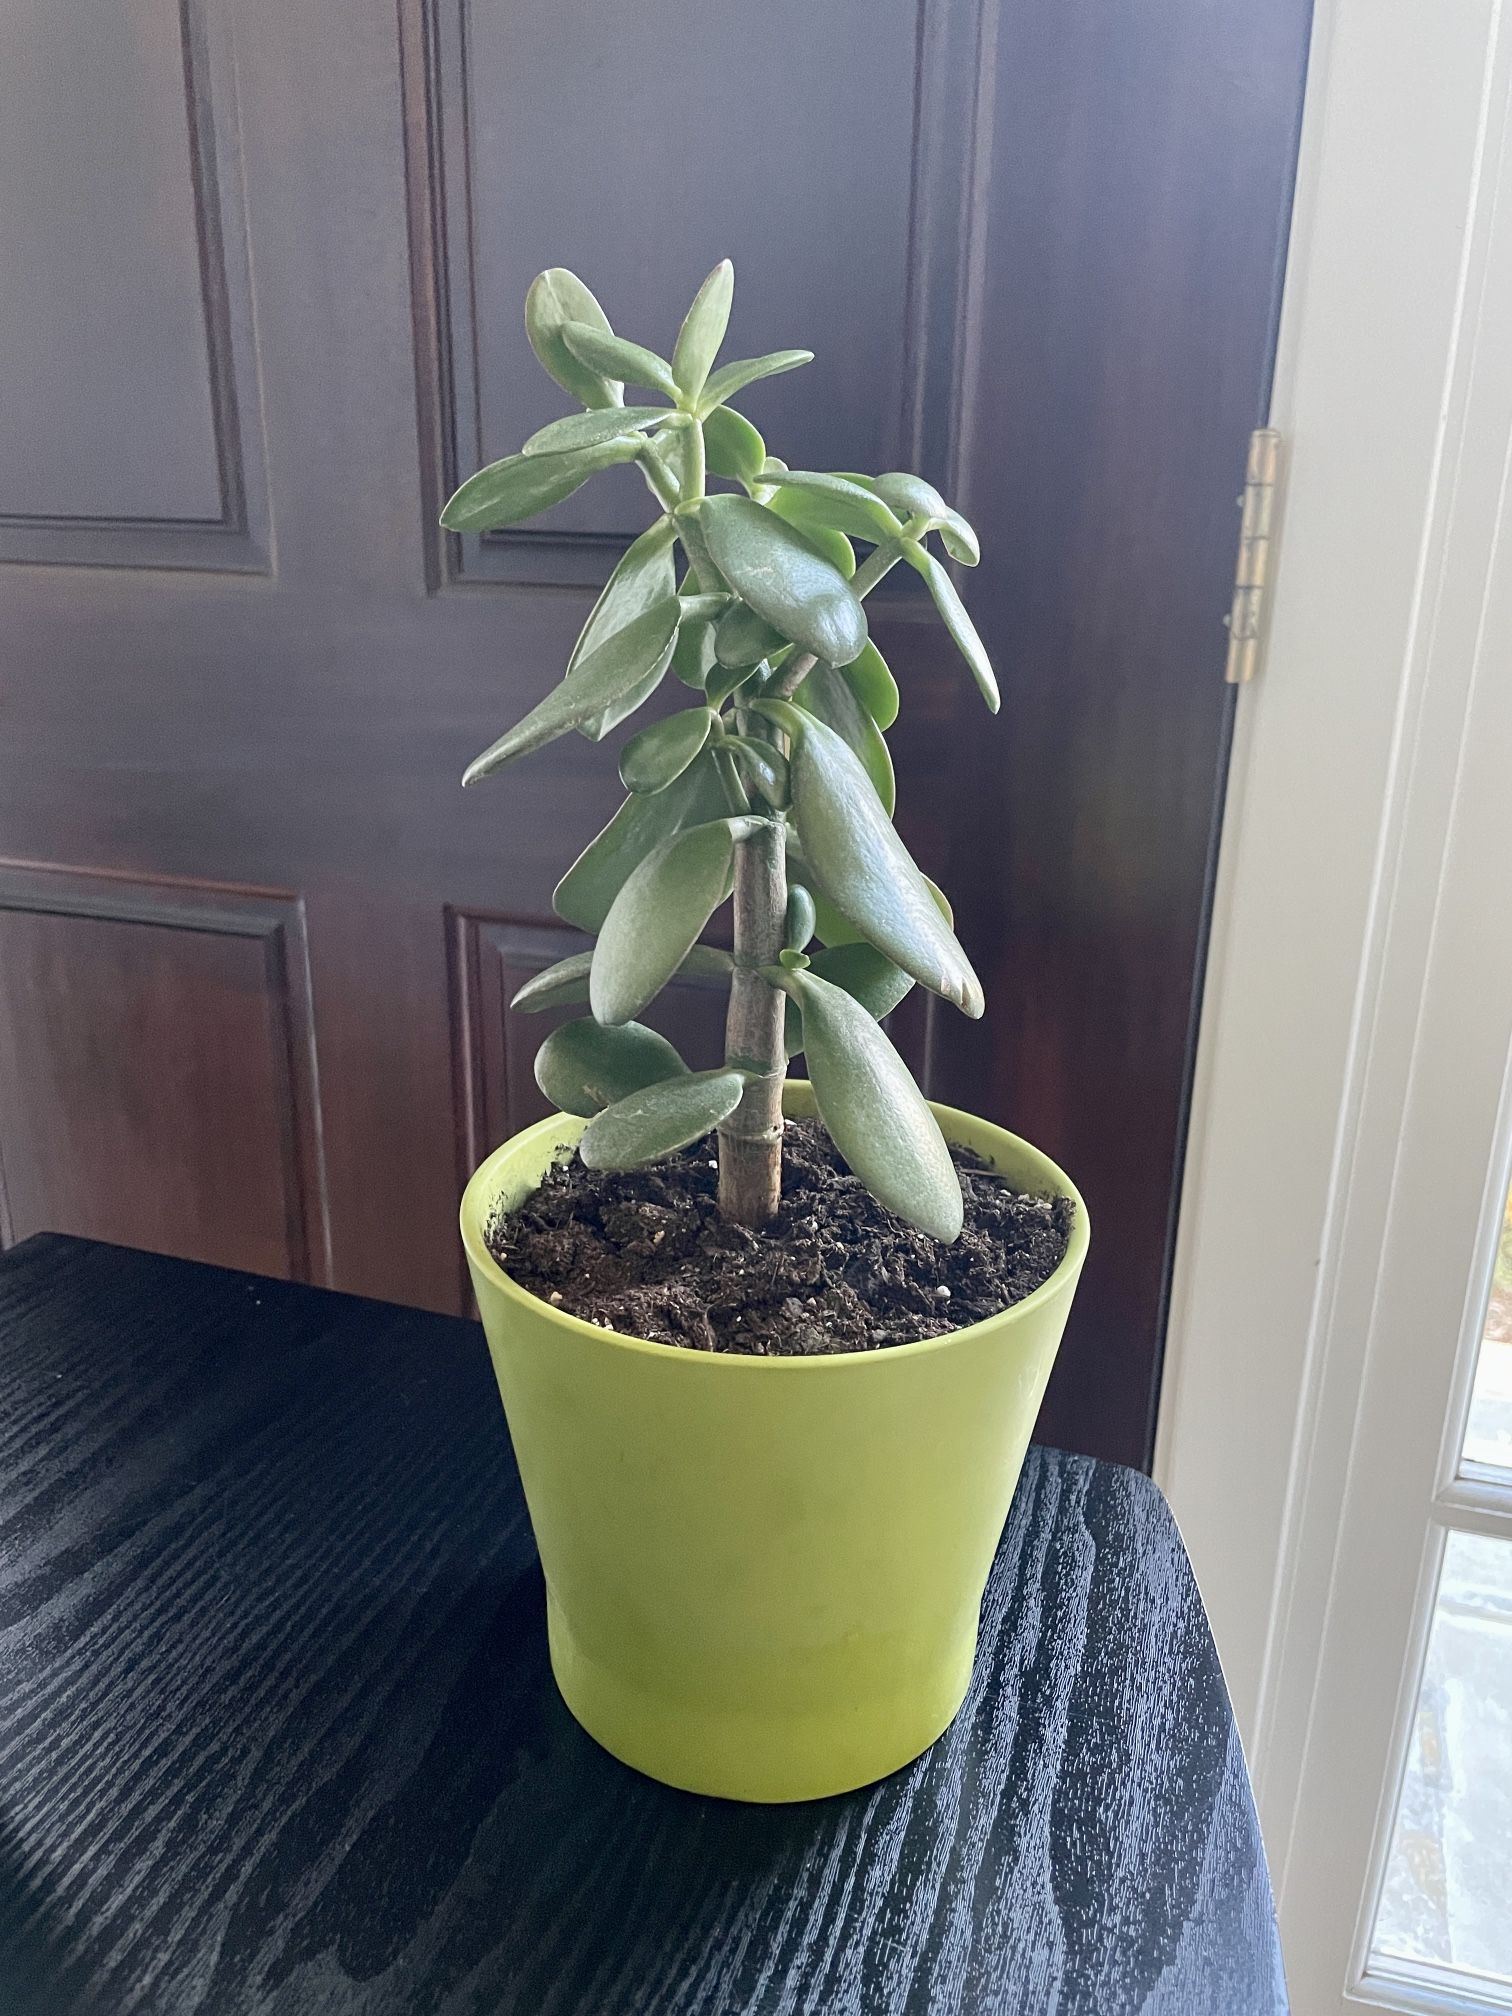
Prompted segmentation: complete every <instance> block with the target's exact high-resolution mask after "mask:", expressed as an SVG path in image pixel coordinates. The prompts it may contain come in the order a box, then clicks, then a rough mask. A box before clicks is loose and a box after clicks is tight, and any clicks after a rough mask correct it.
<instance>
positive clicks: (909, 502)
mask: <svg viewBox="0 0 1512 2016" xmlns="http://www.w3.org/2000/svg"><path fill="white" fill-rule="evenodd" d="M866 487H867V489H869V490H874V491H875V492H876V494H877V495H878V496H879V497H880V498H881V499H882V500H883V502H884V503H886V504H890V505H891V506H892V507H893V509H894V510H895V511H896V512H897V514H898V516H899V517H900V518H928V519H930V520H931V521H932V522H933V523H935V524H938V523H939V521H940V519H941V518H943V517H944V515H945V513H946V512H947V511H949V509H950V506H949V505H948V504H947V503H946V502H945V499H944V498H943V497H942V496H941V495H940V493H939V491H938V490H936V488H935V487H934V485H933V483H926V482H925V481H924V478H923V477H922V476H915V475H913V474H912V473H911V471H909V470H907V469H890V470H888V471H887V472H886V473H885V474H884V475H881V476H872V477H869V478H868V479H867V483H866Z"/></svg>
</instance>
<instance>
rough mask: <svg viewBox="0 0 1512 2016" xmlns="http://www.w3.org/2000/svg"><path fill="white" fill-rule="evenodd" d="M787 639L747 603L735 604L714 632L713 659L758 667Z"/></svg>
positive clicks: (722, 662) (732, 664)
mask: <svg viewBox="0 0 1512 2016" xmlns="http://www.w3.org/2000/svg"><path fill="white" fill-rule="evenodd" d="M786 642H787V639H786V638H785V637H784V636H783V634H782V632H781V631H780V630H774V629H773V628H772V626H771V624H770V623H768V622H767V620H766V619H765V617H763V616H758V615H757V614H756V611H755V610H754V609H752V608H751V607H750V606H749V604H747V603H745V602H733V603H731V605H730V607H729V608H728V609H727V610H726V611H725V613H724V615H723V616H721V617H720V619H719V622H718V624H717V625H716V626H715V630H714V656H715V657H716V658H717V659H718V660H719V662H720V664H721V665H725V666H730V667H740V666H751V665H759V664H760V662H761V660H762V659H763V658H767V657H770V656H771V654H772V652H774V651H780V650H781V649H782V647H783V645H784V644H785V643H786Z"/></svg>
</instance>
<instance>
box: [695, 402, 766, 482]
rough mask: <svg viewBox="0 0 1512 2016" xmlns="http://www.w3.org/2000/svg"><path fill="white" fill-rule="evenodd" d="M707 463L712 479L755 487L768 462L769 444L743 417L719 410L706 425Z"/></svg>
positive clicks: (728, 408) (731, 410) (729, 409)
mask: <svg viewBox="0 0 1512 2016" xmlns="http://www.w3.org/2000/svg"><path fill="white" fill-rule="evenodd" d="M703 430H704V460H705V462H706V464H707V466H708V470H709V473H710V475H711V476H725V477H728V478H729V479H730V481H731V482H734V483H754V482H755V481H756V478H757V477H758V476H759V475H760V473H761V465H762V463H763V462H765V460H766V443H765V441H763V440H762V438H761V436H760V435H759V434H758V433H757V431H756V429H755V428H754V427H753V426H752V425H751V423H750V421H749V420H747V419H746V417H745V415H744V414H743V413H737V412H736V411H735V408H734V407H733V406H716V407H715V409H714V411H713V412H712V413H710V414H709V415H708V417H707V418H706V419H705V421H704V423H703Z"/></svg>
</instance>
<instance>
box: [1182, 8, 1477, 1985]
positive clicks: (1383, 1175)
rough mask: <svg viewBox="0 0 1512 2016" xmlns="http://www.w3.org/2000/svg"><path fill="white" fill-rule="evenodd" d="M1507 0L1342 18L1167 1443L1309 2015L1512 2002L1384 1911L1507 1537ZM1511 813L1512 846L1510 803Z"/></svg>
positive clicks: (1297, 262) (1329, 65)
mask: <svg viewBox="0 0 1512 2016" xmlns="http://www.w3.org/2000/svg"><path fill="white" fill-rule="evenodd" d="M1509 11H1512V0H1505V5H1504V0H1320V4H1319V8H1318V13H1317V17H1316V20H1315V27H1314V48H1313V58H1312V67H1311V70H1310V74H1309V85H1308V99H1307V106H1306V113H1305V119H1304V134H1303V148H1302V159H1301V164H1300V171H1299V188H1298V202H1297V212H1296V222H1295V226H1294V231H1293V240H1292V247H1291V255H1290V261H1289V265H1288V271H1287V284H1286V297H1285V305H1284V312H1283V324H1282V336H1281V346H1280V354H1279V358H1278V370H1277V383H1276V393H1275V399H1274V403H1273V411H1272V422H1273V424H1274V425H1276V426H1278V427H1279V428H1280V429H1281V430H1282V432H1283V434H1284V435H1285V437H1286V440H1287V453H1288V461H1289V468H1288V471H1287V474H1286V478H1285V489H1284V495H1283V503H1282V514H1281V529H1280V559H1279V569H1278V574H1277V584H1276V597H1275V606H1274V609H1273V612H1272V620H1271V634H1270V638H1269V643H1268V650H1267V655H1266V660H1265V663H1264V667H1263V670H1262V672H1261V675H1260V678H1259V679H1258V680H1257V682H1256V683H1255V685H1254V686H1253V687H1252V688H1250V689H1247V690H1246V691H1244V692H1243V693H1242V694H1241V696H1240V704H1239V715H1238V720H1237V724H1236V737H1235V748H1234V758H1233V766H1232V771H1231V781H1230V791H1229V804H1228V811H1227V816H1226V820H1225V827H1224V839H1223V850H1222V858H1221V862H1220V870H1219V879H1218V891H1217V902H1216V910H1215V920H1214V934H1213V943H1212V950H1211V956H1210V962H1209V968H1208V979H1207V988H1206V999H1205V1003H1204V1011H1203V1021H1202V1031H1201V1038H1200V1043H1199V1051H1198V1070H1197V1083H1196V1087H1195V1094H1194V1108H1193V1124H1192V1129H1191V1137H1190V1146H1189V1152H1188V1163H1187V1176H1186V1183H1185V1188H1184V1192H1183V1198H1184V1202H1183V1214H1182V1223H1181V1229H1180V1238H1179V1241H1178V1250H1177V1264H1176V1278H1175V1283H1174V1292H1173V1303H1172V1322H1171V1330H1170V1338H1169V1342H1168V1347H1167V1357H1166V1370H1165V1380H1164V1389H1163V1396H1162V1405H1161V1416H1160V1426H1159V1436H1158V1442H1157V1458H1156V1468H1157V1475H1158V1476H1159V1478H1160V1480H1161V1482H1162V1483H1163V1484H1164V1486H1165V1488H1166V1490H1167V1492H1168V1495H1169V1496H1170V1498H1171V1501H1172V1504H1173V1506H1174V1508H1175V1510H1176V1514H1177V1517H1178V1519H1179V1520H1180V1521H1181V1524H1182V1527H1183V1530H1184V1532H1185V1534H1186V1538H1187V1543H1188V1546H1189V1548H1190V1551H1191V1553H1192V1557H1193V1560H1194V1563H1195V1566H1196V1569H1197V1573H1198V1578H1199V1581H1200V1582H1201V1585H1202V1588H1203V1591H1204V1595H1205V1598H1206V1600H1207V1604H1208V1609H1209V1612H1210V1615H1211V1616H1212V1619H1213V1624H1214V1630H1215V1635H1216V1637H1217V1641H1218V1647H1219V1651H1220V1654H1221V1655H1222V1657H1223V1659H1224V1664H1225V1669H1226V1671H1227V1674H1228V1677H1229V1684H1230V1688H1231V1691H1232V1693H1233V1696H1234V1700H1235V1707H1236V1711H1237V1713H1238V1717H1239V1721H1240V1726H1241V1729H1242V1730H1243V1732H1244V1735H1245V1738H1246V1743H1247V1746H1248V1748H1249V1753H1250V1758H1251V1763H1252V1768H1253V1772H1254V1776H1255V1782H1256V1790H1257V1796H1258V1800H1259V1805H1260V1812H1261V1820H1262V1825H1263V1827H1264V1829H1265V1834H1266V1839H1267V1844H1268V1848H1269V1852H1270V1856H1271V1861H1272V1870H1273V1875H1274V1878H1275V1881H1276V1887H1277V1895H1278V1901H1279V1906H1280V1913H1281V1924H1282V1938H1283V1946H1284V1948H1285V1952H1286V1957H1287V1964H1288V1969H1289V1972H1290V1975H1291V1979H1292V1984H1293V1994H1294V1997H1295V2001H1296V2006H1297V2008H1298V2009H1299V2011H1300V2012H1303V2016H1318V2012H1321V2011H1324V2010H1332V2009H1335V2008H1338V2009H1356V2010H1357V2009H1359V2008H1360V2007H1366V2008H1371V2007H1376V2008H1388V2007H1389V2008H1404V2009H1405V2008H1412V2009H1432V2010H1437V2009H1446V2010H1447V2009H1456V2008H1458V2009H1473V2008H1477V2007H1483V2006H1485V2005H1484V2004H1477V2003H1476V2002H1475V2001H1474V2000H1473V1998H1470V1997H1468V1996H1465V1995H1460V1996H1456V1995H1451V1994H1446V1993H1445V1992H1443V1991H1442V1990H1441V1988H1440V1987H1439V1986H1437V1985H1436V1984H1434V1983H1432V1982H1430V1981H1425V1982H1421V1983H1418V1984H1416V1985H1413V1984H1410V1983H1406V1982H1404V1981H1401V1980H1393V1981H1389V1982H1388V1981H1377V1980H1375V1979H1367V1978H1365V1976H1364V1940H1365V1937H1366V1934H1367V1932H1368V1926H1369V1917H1370V1909H1371V1903H1372V1900H1373V1893H1374V1886H1375V1884H1376V1882H1377V1880H1378V1877H1379V1868H1380V1858H1381V1855H1382V1854H1383V1852H1384V1846H1385V1835H1386V1830H1387V1827H1388V1826H1389V1816H1390V1807H1391V1803H1392V1801H1393V1800H1394V1796H1395V1790H1396V1778H1397V1776H1398V1773H1399V1768H1400V1760H1401V1756H1402V1746H1403V1740H1404V1737H1403V1732H1404V1729H1405V1727H1406V1719H1407V1716H1408V1714H1409V1713H1410V1709H1411V1702H1412V1698H1413V1690H1414V1688H1415V1684H1416V1678H1417V1668H1418V1665H1419V1663H1420V1659H1421V1654H1422V1649H1423V1634H1424V1631H1425V1628H1426V1621H1427V1597H1428V1594H1429V1593H1430V1592H1431V1584H1432V1578H1433V1576H1434V1575H1435V1574H1436V1566H1437V1555H1438V1550H1439V1547H1440V1545H1441V1534H1442V1529H1443V1526H1444V1524H1445V1523H1446V1522H1447V1523H1453V1524H1457V1525H1461V1526H1465V1527H1468V1528H1472V1529H1477V1530H1490V1531H1496V1532H1503V1531H1507V1530H1508V1527H1507V1523H1506V1515H1505V1513H1504V1511H1503V1510H1502V1509H1501V1507H1502V1503H1503V1501H1502V1500H1500V1499H1498V1497H1497V1494H1496V1493H1495V1491H1494V1490H1492V1491H1488V1490H1486V1489H1485V1488H1483V1487H1481V1486H1477V1485H1474V1484H1466V1483H1463V1482H1456V1481H1454V1479H1453V1474H1452V1473H1453V1468H1454V1461H1453V1459H1454V1457H1455V1455H1457V1444H1456V1436H1457V1433H1458V1429H1459V1425H1460V1424H1461V1423H1462V1419H1463V1412H1464V1405H1465V1400H1466V1397H1467V1394H1468V1380H1469V1375H1470V1369H1471V1356H1472V1351H1473V1347H1474V1344H1475V1343H1476V1341H1477V1340H1478V1335H1479V1330H1480V1325H1481V1320H1482V1315H1483V1310H1484V1289H1485V1285H1486V1282H1487V1280H1488V1278H1489V1272H1490V1256H1491V1253H1492V1251H1493V1247H1494V1237H1495V1227H1496V1225H1497V1223H1498V1222H1499V1219H1500V1212H1501V1205H1502V1202H1503V1199H1504V1196H1505V1179H1506V1173H1507V1165H1508V1161H1509V1159H1512V1100H1509V1095H1508V1093H1507V1090H1506V1086H1507V1075H1508V1074H1507V1064H1508V1056H1509V1046H1512V942H1509V944H1508V945H1506V946H1500V947H1499V946H1498V945H1497V943H1496V934H1495V928H1494V927H1495V924H1496V922H1497V919H1496V917H1495V914H1494V910H1491V909H1488V898H1487V894H1486V889H1487V886H1488V878H1487V873H1486V861H1487V854H1486V849H1487V845H1488V834H1487V831H1486V830H1485V810H1486V804H1487V801H1488V788H1487V784H1486V781H1485V777H1484V775H1483V774H1482V773H1483V770H1484V765H1485V764H1486V762H1487V761H1488V760H1493V759H1494V757H1495V755H1496V754H1497V752H1498V751H1499V752H1500V753H1501V754H1502V756H1503V757H1504V758H1507V757H1512V552H1509V548H1512V537H1509V534H1512V523H1509V512H1508V442H1509V437H1512V20H1509V19H1508V18H1507V15H1508V12H1509ZM1503 767H1505V762H1504V763H1503ZM1507 827H1508V839H1509V849H1508V851H1509V855H1512V804H1509V806H1508V820H1507ZM1492 844H1494V842H1493V843H1492ZM1477 863H1479V864H1480V865H1479V867H1477ZM1505 879H1506V878H1505V876H1504V877H1503V880H1505ZM1491 900H1492V901H1493V902H1494V898H1493V899H1491ZM1477 930H1479V933H1480V937H1481V943H1480V946H1479V951H1480V955H1481V961H1482V966H1483V972H1482V974H1481V981H1480V986H1479V989H1478V992H1477V993H1476V995H1475V998H1474V999H1470V998H1467V995H1466V990H1465V974H1466V959H1467V944H1469V943H1471V942H1473V941H1472V940H1471V939H1470V938H1469V936H1468V935H1467V934H1471V933H1474V932H1475V931H1477ZM1506 935H1507V937H1508V939H1509V941H1512V933H1507V934H1506ZM1450 1054H1452V1056H1453V1059H1454V1068H1453V1069H1452V1070H1449V1069H1446V1064H1445V1059H1446V1056H1448V1055H1450ZM1424 1170H1431V1171H1435V1172H1438V1175H1439V1176H1440V1177H1442V1175H1443V1172H1444V1171H1446V1170H1450V1171H1453V1172H1455V1173H1454V1175H1453V1180H1452V1181H1449V1182H1447V1183H1443V1184H1442V1185H1441V1187H1442V1191H1443V1195H1442V1200H1441V1202H1442V1206H1443V1208H1442V1210H1441V1211H1440V1214H1439V1215H1440V1221H1441V1222H1440V1223H1439V1225H1438V1235H1439V1241H1438V1246H1437V1247H1436V1248H1435V1249H1434V1250H1435V1252H1436V1256H1437V1257H1436V1260H1435V1262H1434V1263H1433V1264H1428V1265H1425V1264H1423V1263H1422V1260H1421V1255H1419V1256H1416V1257H1415V1259H1414V1261H1413V1263H1412V1265H1410V1266H1404V1264H1403V1257H1402V1253H1401V1249H1400V1241H1395V1240H1393V1237H1392V1234H1393V1231H1394V1229H1395V1228H1396V1226H1397V1225H1399V1223H1400V1218H1401V1214H1402V1212H1403V1211H1404V1210H1406V1209H1408V1208H1409V1207H1410V1209H1411V1210H1412V1211H1413V1212H1414V1213H1416V1212H1417V1211H1419V1210H1421V1209H1422V1208H1423V1200H1424V1196H1425V1195H1430V1196H1431V1193H1430V1192H1427V1191H1425V1187H1424V1185H1423V1183H1422V1181H1421V1180H1420V1179H1421V1173H1422V1172H1423V1171H1424ZM1498 1185H1500V1186H1501V1194H1500V1195H1498ZM1467 1199H1468V1206H1467ZM1446 1324H1447V1325H1448V1326H1449V1334H1448V1335H1447V1336H1446V1335H1445V1326H1446ZM1456 1328H1457V1329H1458V1331H1459V1333H1460V1345H1459V1350H1458V1352H1457V1353H1456V1351H1455V1349H1454V1348H1453V1334H1452V1333H1453V1332H1454V1330H1455V1329H1456ZM1445 1424H1447V1425H1445Z"/></svg>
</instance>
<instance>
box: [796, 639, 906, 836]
mask: <svg viewBox="0 0 1512 2016" xmlns="http://www.w3.org/2000/svg"><path fill="white" fill-rule="evenodd" d="M793 700H794V702H795V704H796V705H798V706H799V707H802V708H803V709H804V711H805V712H806V713H809V714H814V715H817V717H818V718H819V720H821V721H824V722H827V723H828V724H829V726H830V727H831V728H833V729H834V731H835V733H836V734H837V735H842V736H843V737H844V738H845V741H846V744H847V745H848V747H849V748H850V749H851V751H852V752H853V753H854V754H855V755H856V756H857V757H859V758H860V761H861V766H862V768H863V769H864V770H865V772H866V774H867V776H868V777H870V779H871V781H872V783H873V785H874V786H875V787H876V792H877V796H878V797H879V798H880V799H881V801H882V809H883V811H884V812H885V813H886V814H887V816H888V818H889V819H891V817H892V815H893V808H894V807H895V806H896V804H897V802H898V789H897V784H896V781H895V780H894V777H893V762H892V757H891V755H890V754H889V753H888V748H887V743H886V741H885V739H884V738H883V734H882V730H881V729H880V728H879V727H878V726H877V724H876V722H875V721H874V720H873V719H872V717H871V716H870V714H868V713H867V711H866V709H865V708H864V707H863V706H862V705H861V702H860V701H859V700H858V699H857V698H856V696H855V694H854V693H853V692H852V690H851V687H850V684H849V682H848V681H847V679H846V677H845V674H844V673H843V672H837V671H836V670H835V668H834V667H833V665H825V664H822V663H821V664H818V665H816V666H815V667H814V669H813V670H812V672H810V673H809V675H808V677H807V678H806V679H805V680H804V681H803V683H802V685H801V686H799V687H798V689H797V691H796V692H795V693H794V694H793Z"/></svg>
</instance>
